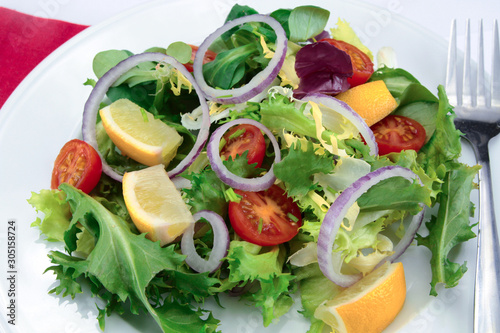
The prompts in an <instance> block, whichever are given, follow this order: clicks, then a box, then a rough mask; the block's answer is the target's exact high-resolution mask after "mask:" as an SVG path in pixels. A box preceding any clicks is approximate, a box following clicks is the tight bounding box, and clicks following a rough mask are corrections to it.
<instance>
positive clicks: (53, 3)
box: [0, 0, 500, 38]
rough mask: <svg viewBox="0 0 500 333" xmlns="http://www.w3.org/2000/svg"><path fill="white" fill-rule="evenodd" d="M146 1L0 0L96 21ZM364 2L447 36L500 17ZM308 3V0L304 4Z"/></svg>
mask: <svg viewBox="0 0 500 333" xmlns="http://www.w3.org/2000/svg"><path fill="white" fill-rule="evenodd" d="M165 1H172V0H165ZM214 1H217V0H214ZM270 1H273V0H270ZM274 1H275V0H274ZM346 1H348V0H346ZM147 2H148V0H0V6H3V7H7V8H11V9H15V10H18V11H21V12H23V13H27V14H32V15H36V16H41V17H49V18H54V19H60V20H66V21H69V22H73V23H79V24H85V25H94V24H97V23H100V22H102V21H104V20H106V19H107V18H109V17H112V16H114V15H116V14H118V13H120V12H122V11H124V10H127V9H129V8H132V7H134V6H136V5H139V4H143V3H147ZM242 2H244V3H247V4H249V5H250V6H251V3H252V1H251V0H249V1H242ZM275 2H276V8H280V7H286V2H284V1H275ZM364 2H367V3H371V4H375V5H378V6H380V7H381V8H385V9H389V8H391V9H396V10H391V11H394V12H396V13H397V14H399V15H401V16H403V17H405V18H408V19H410V20H411V21H413V22H415V23H417V24H419V25H421V26H423V27H426V28H427V29H429V30H430V31H432V32H434V33H436V35H437V36H440V37H442V38H448V34H449V27H450V21H451V20H452V19H453V18H457V19H460V20H465V19H468V18H470V19H471V20H477V19H480V18H483V19H485V23H486V24H487V26H485V30H491V24H490V23H491V22H492V20H493V19H495V18H497V19H498V18H499V17H500V1H498V0H365V1H364ZM306 3H307V1H306V0H305V1H304V4H306ZM186 10H189V8H186ZM207 14H210V13H207Z"/></svg>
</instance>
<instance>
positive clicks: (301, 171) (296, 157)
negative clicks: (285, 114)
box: [274, 141, 334, 198]
mask: <svg viewBox="0 0 500 333" xmlns="http://www.w3.org/2000/svg"><path fill="white" fill-rule="evenodd" d="M297 166H300V168H298V167H297ZM333 168H334V161H333V158H332V157H331V156H329V155H327V154H326V153H325V154H323V155H318V154H316V153H315V149H314V147H313V144H312V142H311V141H307V146H306V147H302V144H301V143H300V141H297V143H296V144H294V145H293V146H292V147H291V148H290V150H289V151H288V155H287V156H285V157H284V158H283V159H282V160H281V162H279V163H276V164H275V165H274V174H275V175H276V177H277V178H278V179H280V180H282V181H283V182H284V183H285V187H286V191H287V193H288V195H289V196H292V197H298V198H302V197H303V196H305V195H306V194H307V193H308V192H309V191H312V190H315V189H317V188H319V187H318V186H317V183H316V182H315V181H314V177H313V176H314V175H315V174H317V173H324V174H328V173H330V172H331V171H332V170H333Z"/></svg>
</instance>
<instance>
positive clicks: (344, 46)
mask: <svg viewBox="0 0 500 333" xmlns="http://www.w3.org/2000/svg"><path fill="white" fill-rule="evenodd" d="M321 41H325V42H328V43H330V44H331V45H333V46H335V47H336V48H338V49H340V50H342V51H344V52H346V53H347V54H348V55H349V56H350V57H351V62H352V70H353V74H352V77H350V78H348V79H347V82H349V84H350V85H351V87H355V86H359V85H360V84H363V83H365V82H366V81H368V79H369V78H370V76H371V75H372V74H373V62H372V61H371V60H370V58H369V57H368V56H367V55H366V53H364V52H363V51H361V50H360V49H358V48H357V47H356V46H354V45H351V44H349V43H346V42H344V41H341V40H336V39H332V38H324V39H322V40H320V42H321Z"/></svg>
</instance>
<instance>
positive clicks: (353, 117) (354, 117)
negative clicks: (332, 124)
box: [301, 93, 378, 155]
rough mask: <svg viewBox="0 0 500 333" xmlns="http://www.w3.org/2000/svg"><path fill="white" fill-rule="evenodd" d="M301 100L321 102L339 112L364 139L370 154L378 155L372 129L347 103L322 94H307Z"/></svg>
mask: <svg viewBox="0 0 500 333" xmlns="http://www.w3.org/2000/svg"><path fill="white" fill-rule="evenodd" d="M301 100H302V101H306V102H309V101H311V102H315V103H317V104H323V105H324V106H326V107H327V108H329V109H331V110H333V111H335V112H337V113H339V114H341V115H342V116H344V117H345V118H347V119H348V120H349V121H350V122H351V123H352V124H353V125H354V126H356V128H357V129H358V131H359V133H361V135H362V136H363V138H364V139H365V142H366V144H367V145H368V147H369V148H370V153H371V154H372V155H378V146H377V142H376V141H375V136H374V135H373V132H372V130H371V129H370V127H369V126H368V125H367V124H366V122H365V120H364V119H363V118H362V117H361V116H360V115H359V114H358V113H357V112H356V111H354V110H353V109H352V108H351V107H350V106H349V105H347V103H345V102H343V101H341V100H338V99H336V98H335V97H332V96H329V95H324V94H318V93H314V94H307V95H305V96H304V97H303V98H302V99H301Z"/></svg>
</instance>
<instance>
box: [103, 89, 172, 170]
mask: <svg viewBox="0 0 500 333" xmlns="http://www.w3.org/2000/svg"><path fill="white" fill-rule="evenodd" d="M99 115H100V116H101V120H102V124H103V126H104V129H105V130H106V133H107V134H108V136H109V137H110V139H111V141H113V143H114V144H115V145H116V147H118V149H120V151H121V152H122V154H123V155H125V156H128V157H130V158H132V159H133V160H135V161H137V162H139V163H142V164H144V165H147V166H154V165H157V164H163V165H165V166H166V165H168V164H169V163H170V161H171V160H172V159H173V158H174V156H175V154H176V153H177V148H178V147H179V146H180V145H181V143H182V136H180V135H179V133H177V131H176V130H175V129H174V128H172V127H170V126H168V125H167V124H165V123H164V122H162V121H161V120H159V119H155V117H154V116H153V114H152V113H150V112H148V111H146V110H144V109H143V108H141V107H140V106H139V105H137V104H135V103H133V102H131V101H130V100H128V99H119V100H117V101H115V102H113V103H112V104H110V105H108V106H106V107H105V108H103V109H101V110H99Z"/></svg>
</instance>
